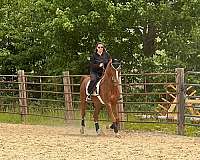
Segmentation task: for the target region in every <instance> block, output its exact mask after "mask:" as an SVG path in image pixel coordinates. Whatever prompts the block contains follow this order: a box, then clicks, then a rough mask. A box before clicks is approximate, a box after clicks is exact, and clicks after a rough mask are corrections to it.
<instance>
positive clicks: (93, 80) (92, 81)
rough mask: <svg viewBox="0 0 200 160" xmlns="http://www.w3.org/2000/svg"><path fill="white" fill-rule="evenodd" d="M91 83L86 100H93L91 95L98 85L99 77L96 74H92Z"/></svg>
mask: <svg viewBox="0 0 200 160" xmlns="http://www.w3.org/2000/svg"><path fill="white" fill-rule="evenodd" d="M90 77H91V78H90V83H89V86H88V93H89V95H88V96H87V98H86V100H91V95H92V93H93V91H94V89H95V86H96V83H97V75H96V74H94V73H91V74H90Z"/></svg>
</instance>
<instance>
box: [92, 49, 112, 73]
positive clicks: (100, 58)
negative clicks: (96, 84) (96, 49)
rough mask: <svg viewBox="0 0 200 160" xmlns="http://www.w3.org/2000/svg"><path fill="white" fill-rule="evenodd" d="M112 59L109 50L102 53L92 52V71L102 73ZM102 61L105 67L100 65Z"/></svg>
mask: <svg viewBox="0 0 200 160" xmlns="http://www.w3.org/2000/svg"><path fill="white" fill-rule="evenodd" d="M110 59H111V57H110V55H109V53H108V52H104V53H102V55H99V54H98V53H94V54H92V56H91V58H90V71H91V72H93V73H98V74H102V73H103V70H104V69H105V68H106V67H107V64H108V62H109V60H110ZM100 63H103V64H104V67H99V64H100Z"/></svg>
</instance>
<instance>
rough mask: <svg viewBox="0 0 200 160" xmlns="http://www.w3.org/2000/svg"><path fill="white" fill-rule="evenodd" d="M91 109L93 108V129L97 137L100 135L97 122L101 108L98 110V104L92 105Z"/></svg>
mask: <svg viewBox="0 0 200 160" xmlns="http://www.w3.org/2000/svg"><path fill="white" fill-rule="evenodd" d="M93 107H94V115H93V118H94V124H95V129H96V133H97V135H100V134H101V130H100V127H99V122H98V121H99V112H100V109H101V108H100V105H99V104H93Z"/></svg>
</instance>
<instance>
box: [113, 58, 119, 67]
mask: <svg viewBox="0 0 200 160" xmlns="http://www.w3.org/2000/svg"><path fill="white" fill-rule="evenodd" d="M112 66H113V67H114V68H115V69H119V68H120V66H121V63H120V61H119V60H118V59H112Z"/></svg>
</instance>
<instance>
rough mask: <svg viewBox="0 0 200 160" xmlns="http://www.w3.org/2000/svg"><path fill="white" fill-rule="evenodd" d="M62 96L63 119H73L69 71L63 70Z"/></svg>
mask: <svg viewBox="0 0 200 160" xmlns="http://www.w3.org/2000/svg"><path fill="white" fill-rule="evenodd" d="M63 84H64V96H65V107H66V111H65V121H66V122H67V121H68V120H73V119H74V112H73V105H72V91H71V83H70V77H69V71H66V72H63Z"/></svg>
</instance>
